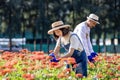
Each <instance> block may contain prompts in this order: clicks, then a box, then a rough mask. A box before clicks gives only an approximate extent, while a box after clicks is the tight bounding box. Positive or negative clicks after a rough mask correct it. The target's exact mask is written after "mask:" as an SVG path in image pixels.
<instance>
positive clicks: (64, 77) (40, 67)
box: [0, 49, 120, 80]
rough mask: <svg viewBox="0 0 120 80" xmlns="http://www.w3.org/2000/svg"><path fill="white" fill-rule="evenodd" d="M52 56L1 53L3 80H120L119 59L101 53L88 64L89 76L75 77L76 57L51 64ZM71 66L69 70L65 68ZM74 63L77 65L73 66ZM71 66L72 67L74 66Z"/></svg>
mask: <svg viewBox="0 0 120 80" xmlns="http://www.w3.org/2000/svg"><path fill="white" fill-rule="evenodd" d="M51 58H52V57H51V56H49V55H47V54H45V53H44V52H43V51H33V52H31V51H29V50H27V49H23V50H21V51H19V52H9V51H5V52H1V54H0V80H120V56H119V55H112V56H106V55H103V54H101V53H99V54H98V56H96V57H95V58H94V60H95V63H91V62H88V77H84V76H82V74H75V72H74V71H73V68H75V67H76V66H77V64H75V63H76V62H75V60H74V58H71V57H69V58H61V59H60V61H59V62H50V59H51ZM68 64H69V65H70V68H67V67H66V65H68ZM73 64H74V65H73ZM71 65H72V66H71Z"/></svg>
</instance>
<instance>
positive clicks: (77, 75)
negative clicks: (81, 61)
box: [75, 73, 83, 78]
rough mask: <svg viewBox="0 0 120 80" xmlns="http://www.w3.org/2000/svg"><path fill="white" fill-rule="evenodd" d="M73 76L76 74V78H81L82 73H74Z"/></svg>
mask: <svg viewBox="0 0 120 80" xmlns="http://www.w3.org/2000/svg"><path fill="white" fill-rule="evenodd" d="M75 76H76V78H83V75H82V74H80V73H78V74H76V75H75Z"/></svg>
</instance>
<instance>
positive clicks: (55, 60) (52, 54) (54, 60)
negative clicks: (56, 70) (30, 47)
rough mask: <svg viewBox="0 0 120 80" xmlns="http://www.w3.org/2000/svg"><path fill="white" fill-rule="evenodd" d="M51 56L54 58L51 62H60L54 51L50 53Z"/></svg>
mask: <svg viewBox="0 0 120 80" xmlns="http://www.w3.org/2000/svg"><path fill="white" fill-rule="evenodd" d="M49 56H51V57H52V59H51V60H50V62H59V60H57V59H56V57H55V55H54V53H50V54H49Z"/></svg>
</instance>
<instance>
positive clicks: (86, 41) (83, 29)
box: [74, 14, 100, 62]
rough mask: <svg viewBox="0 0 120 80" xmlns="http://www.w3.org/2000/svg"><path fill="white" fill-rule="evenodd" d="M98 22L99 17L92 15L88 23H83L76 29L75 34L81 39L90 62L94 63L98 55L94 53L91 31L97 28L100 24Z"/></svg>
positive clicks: (88, 18)
mask: <svg viewBox="0 0 120 80" xmlns="http://www.w3.org/2000/svg"><path fill="white" fill-rule="evenodd" d="M98 20H99V17H98V16H97V15H95V14H90V15H89V16H88V17H87V20H86V21H84V22H81V23H80V24H78V25H77V26H76V28H75V29H74V33H76V34H77V35H78V36H79V37H80V39H81V42H82V44H83V47H84V49H85V52H86V54H87V57H88V60H89V61H90V62H94V59H93V58H94V57H95V56H96V55H97V54H96V53H95V52H94V50H93V48H92V44H91V41H90V29H91V28H93V27H95V26H96V24H100V23H99V22H98Z"/></svg>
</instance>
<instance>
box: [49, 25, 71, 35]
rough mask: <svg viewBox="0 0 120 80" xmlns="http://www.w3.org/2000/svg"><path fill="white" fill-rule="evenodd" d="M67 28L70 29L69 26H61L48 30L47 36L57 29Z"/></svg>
mask: <svg viewBox="0 0 120 80" xmlns="http://www.w3.org/2000/svg"><path fill="white" fill-rule="evenodd" d="M67 27H70V25H63V26H59V27H56V28H53V29H50V30H49V31H48V34H53V31H55V30H58V29H61V28H67Z"/></svg>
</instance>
